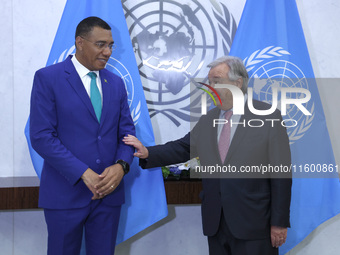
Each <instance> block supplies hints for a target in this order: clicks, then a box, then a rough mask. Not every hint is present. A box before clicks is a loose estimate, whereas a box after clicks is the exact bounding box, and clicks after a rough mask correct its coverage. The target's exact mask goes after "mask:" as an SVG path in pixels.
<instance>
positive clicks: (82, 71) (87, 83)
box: [71, 55, 103, 104]
mask: <svg viewBox="0 0 340 255" xmlns="http://www.w3.org/2000/svg"><path fill="white" fill-rule="evenodd" d="M71 61H72V63H73V65H74V67H75V68H76V71H77V73H78V75H79V77H80V79H81V81H82V82H83V85H84V87H85V90H86V92H87V94H88V95H89V97H90V98H91V77H90V76H88V75H87V74H88V73H89V72H94V73H95V74H96V75H97V78H96V81H97V86H98V89H99V93H100V95H101V97H102V104H103V92H102V83H101V80H100V77H99V71H90V70H89V69H87V68H86V67H85V66H83V65H82V64H81V63H80V62H79V61H78V59H77V57H76V56H75V55H73V57H72V58H71Z"/></svg>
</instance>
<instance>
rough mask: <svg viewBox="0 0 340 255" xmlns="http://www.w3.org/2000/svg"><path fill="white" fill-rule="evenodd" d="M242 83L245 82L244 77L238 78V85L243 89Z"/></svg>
mask: <svg viewBox="0 0 340 255" xmlns="http://www.w3.org/2000/svg"><path fill="white" fill-rule="evenodd" d="M242 84H243V79H242V78H238V79H237V80H236V86H237V87H239V88H240V89H242Z"/></svg>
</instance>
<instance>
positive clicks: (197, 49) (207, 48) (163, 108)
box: [122, 0, 236, 126]
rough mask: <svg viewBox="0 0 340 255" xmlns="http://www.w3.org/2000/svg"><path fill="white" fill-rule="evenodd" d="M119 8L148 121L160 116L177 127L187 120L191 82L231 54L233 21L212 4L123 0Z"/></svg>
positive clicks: (218, 6) (224, 7)
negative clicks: (123, 15) (138, 78)
mask: <svg viewBox="0 0 340 255" xmlns="http://www.w3.org/2000/svg"><path fill="white" fill-rule="evenodd" d="M211 2H214V4H211ZM122 5H123V9H124V11H125V18H126V21H127V24H128V27H129V33H130V36H131V39H132V46H133V48H134V51H135V55H136V60H137V64H138V67H139V71H140V75H141V79H142V84H143V89H144V93H145V97H146V101H147V104H148V108H149V113H150V117H151V118H152V117H154V116H156V115H158V114H160V115H163V117H164V116H165V117H166V118H168V120H170V121H172V122H173V123H174V124H175V125H177V126H179V125H181V121H186V122H189V121H190V109H192V107H193V106H192V105H191V103H190V97H191V96H192V94H193V93H196V92H197V91H190V79H191V78H195V77H206V74H207V72H208V70H207V68H206V66H207V65H208V64H209V63H210V62H212V61H213V60H214V59H216V57H217V56H218V54H219V55H227V54H228V53H229V50H230V46H231V42H232V39H233V37H234V34H235V32H236V22H235V20H234V18H233V17H232V15H231V13H230V12H229V11H228V9H227V8H226V6H225V5H223V4H220V3H218V2H217V1H216V0H214V1H210V2H209V1H207V3H202V1H198V0H192V1H174V0H157V1H154V0H144V1H136V0H125V1H122ZM204 5H205V6H204ZM207 6H208V7H207Z"/></svg>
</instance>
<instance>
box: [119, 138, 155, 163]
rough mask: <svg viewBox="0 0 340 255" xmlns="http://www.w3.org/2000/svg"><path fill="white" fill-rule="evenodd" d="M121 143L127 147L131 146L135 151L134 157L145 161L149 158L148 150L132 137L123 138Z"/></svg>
mask: <svg viewBox="0 0 340 255" xmlns="http://www.w3.org/2000/svg"><path fill="white" fill-rule="evenodd" d="M123 142H124V143H125V144H127V145H132V146H133V147H135V149H136V150H137V151H136V152H135V153H134V154H133V155H134V156H135V157H138V158H141V159H146V158H148V157H149V151H148V149H147V148H146V147H145V146H144V145H143V144H142V143H141V142H140V141H139V140H138V139H137V137H135V136H133V135H128V136H125V137H124V139H123Z"/></svg>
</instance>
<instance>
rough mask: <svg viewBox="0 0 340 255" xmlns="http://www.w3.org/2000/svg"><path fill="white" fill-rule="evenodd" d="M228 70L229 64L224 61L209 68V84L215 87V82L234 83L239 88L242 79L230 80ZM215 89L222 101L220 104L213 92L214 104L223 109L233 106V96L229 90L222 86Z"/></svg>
mask: <svg viewBox="0 0 340 255" xmlns="http://www.w3.org/2000/svg"><path fill="white" fill-rule="evenodd" d="M229 70H230V68H229V66H228V65H227V64H225V63H222V64H219V65H217V66H215V67H213V68H211V69H210V71H209V74H208V79H209V84H210V86H212V87H215V84H231V85H235V86H237V87H239V88H241V87H242V79H241V78H239V79H238V80H236V81H231V80H230V79H229V76H228V73H229ZM216 91H217V93H218V95H219V96H220V98H221V101H222V105H221V104H220V102H219V100H218V99H217V96H216V95H215V94H214V93H213V96H214V98H215V101H216V103H217V105H216V106H217V107H218V108H220V109H222V110H224V111H227V110H229V109H231V108H232V107H233V96H232V94H231V92H230V90H229V89H224V88H218V89H216Z"/></svg>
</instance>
